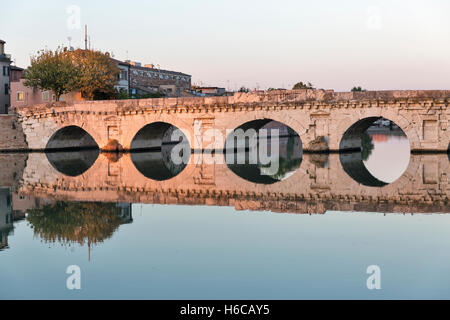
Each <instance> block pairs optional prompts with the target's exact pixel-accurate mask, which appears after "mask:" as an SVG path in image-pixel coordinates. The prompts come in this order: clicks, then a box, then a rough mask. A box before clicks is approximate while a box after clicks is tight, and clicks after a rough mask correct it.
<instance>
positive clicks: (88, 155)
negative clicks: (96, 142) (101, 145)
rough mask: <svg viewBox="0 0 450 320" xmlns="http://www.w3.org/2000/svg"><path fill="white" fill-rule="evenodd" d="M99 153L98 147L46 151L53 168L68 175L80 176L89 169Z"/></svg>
mask: <svg viewBox="0 0 450 320" xmlns="http://www.w3.org/2000/svg"><path fill="white" fill-rule="evenodd" d="M99 154H100V150H99V149H91V150H80V151H54V152H46V156H47V159H48V161H49V162H50V164H51V165H52V166H53V168H55V169H56V170H57V171H58V172H60V173H62V174H64V175H66V176H69V177H77V176H80V175H82V174H83V173H85V172H86V171H87V170H89V168H91V167H92V166H93V165H94V163H95V161H97V158H98V156H99Z"/></svg>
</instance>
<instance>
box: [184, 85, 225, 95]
mask: <svg viewBox="0 0 450 320" xmlns="http://www.w3.org/2000/svg"><path fill="white" fill-rule="evenodd" d="M192 91H193V92H194V93H195V94H196V95H200V96H204V97H212V96H224V95H226V94H227V90H226V89H225V88H219V87H195V88H192Z"/></svg>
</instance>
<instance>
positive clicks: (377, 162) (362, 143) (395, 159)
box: [340, 117, 411, 187]
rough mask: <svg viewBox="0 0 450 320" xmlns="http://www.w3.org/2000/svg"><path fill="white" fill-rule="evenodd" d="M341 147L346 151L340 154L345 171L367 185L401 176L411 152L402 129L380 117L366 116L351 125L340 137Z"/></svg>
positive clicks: (377, 185)
mask: <svg viewBox="0 0 450 320" xmlns="http://www.w3.org/2000/svg"><path fill="white" fill-rule="evenodd" d="M341 149H343V150H346V151H347V152H346V153H341V154H340V161H341V164H342V167H343V168H344V171H345V172H346V173H347V174H348V175H349V176H350V177H352V178H353V179H354V180H355V181H357V182H358V183H360V184H362V185H365V186H369V187H383V186H385V185H387V184H390V183H392V182H394V181H395V180H397V179H398V178H400V177H401V176H402V175H403V173H404V172H405V171H406V169H407V168H408V165H409V161H410V155H411V152H410V144H409V140H408V138H407V136H406V134H405V133H404V132H403V130H402V129H401V128H400V127H399V126H397V125H396V124H395V123H394V122H392V121H390V120H388V119H385V118H380V117H372V118H365V119H362V120H360V121H358V122H356V123H355V124H354V125H352V126H351V127H350V128H349V129H348V130H347V131H346V133H345V134H344V137H343V138H342V141H341ZM349 150H350V151H351V152H348V151H349Z"/></svg>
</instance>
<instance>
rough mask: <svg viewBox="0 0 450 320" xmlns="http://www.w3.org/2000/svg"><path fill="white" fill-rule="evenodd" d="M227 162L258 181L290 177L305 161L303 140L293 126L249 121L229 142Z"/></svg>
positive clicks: (245, 176) (272, 122) (232, 135)
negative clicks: (303, 159)
mask: <svg viewBox="0 0 450 320" xmlns="http://www.w3.org/2000/svg"><path fill="white" fill-rule="evenodd" d="M224 149H225V150H224V151H225V161H226V163H227V166H228V168H229V169H230V170H231V171H232V172H234V173H235V174H236V175H238V176H239V177H241V178H243V179H245V180H247V181H250V182H253V183H257V184H274V183H277V182H279V181H282V180H285V179H287V178H289V177H290V176H291V175H293V174H294V173H295V171H297V170H298V168H299V167H300V165H301V162H302V155H303V149H302V141H301V139H300V136H299V135H298V134H297V133H296V132H295V131H294V130H293V129H292V128H290V127H288V126H286V125H285V124H283V123H281V122H277V121H274V120H271V119H259V120H254V121H250V122H247V123H245V124H243V125H241V126H240V127H238V128H236V129H235V130H234V131H233V132H232V133H231V134H230V135H229V136H228V137H227V139H226V142H225V148H224Z"/></svg>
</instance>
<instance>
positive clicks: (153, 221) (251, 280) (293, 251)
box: [0, 205, 450, 299]
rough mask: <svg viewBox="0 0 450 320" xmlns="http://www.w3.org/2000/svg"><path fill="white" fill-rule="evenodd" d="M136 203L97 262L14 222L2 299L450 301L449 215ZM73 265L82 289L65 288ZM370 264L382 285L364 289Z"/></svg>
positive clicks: (0, 276) (1, 260) (98, 250)
mask: <svg viewBox="0 0 450 320" xmlns="http://www.w3.org/2000/svg"><path fill="white" fill-rule="evenodd" d="M132 211H133V220H134V221H133V223H132V224H125V225H121V226H120V227H119V228H118V229H117V230H116V231H115V233H114V235H113V236H112V237H111V238H110V239H107V240H105V241H104V242H103V243H101V244H99V245H98V246H96V247H94V248H92V249H91V252H90V255H91V259H90V261H89V260H88V248H87V247H86V246H82V247H81V246H80V245H78V244H75V245H73V246H71V247H67V246H60V245H58V243H56V244H48V243H46V242H43V241H41V239H40V238H39V237H36V236H34V234H33V230H32V229H31V228H30V227H29V226H28V225H27V223H26V222H19V223H17V224H16V228H15V230H14V235H11V236H10V237H9V247H10V249H8V250H6V251H3V252H0V265H1V272H0V283H1V284H2V285H1V286H0V298H2V299H3V298H39V299H45V298H62V299H69V298H70V299H72V298H79V299H85V298H86V299H90V298H137V299H140V298H149V299H315V298H321V299H322V298H333V299H334V298H335V299H346V298H355V299H389V298H407V299H408V298H450V276H449V273H448V270H449V268H450V255H449V254H448V248H449V247H450V233H449V232H448V230H449V228H450V216H449V215H415V216H409V215H407V216H404V215H388V216H383V215H382V214H370V213H335V212H328V213H327V214H325V215H323V216H322V215H313V216H309V215H289V214H273V213H248V212H239V213H237V212H236V211H235V210H234V209H233V208H215V207H214V208H213V207H198V206H194V207H181V206H161V205H133V207H132ZM430 248H432V250H431V249H430ZM73 264H76V265H79V266H80V267H81V270H82V290H81V291H68V290H67V289H66V288H65V281H66V279H67V275H66V274H65V270H66V268H67V266H69V265H73ZM373 264H376V265H379V266H380V267H381V270H382V288H383V289H382V290H381V291H369V290H367V288H366V279H367V277H368V276H367V275H366V268H367V267H368V266H369V265H373Z"/></svg>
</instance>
